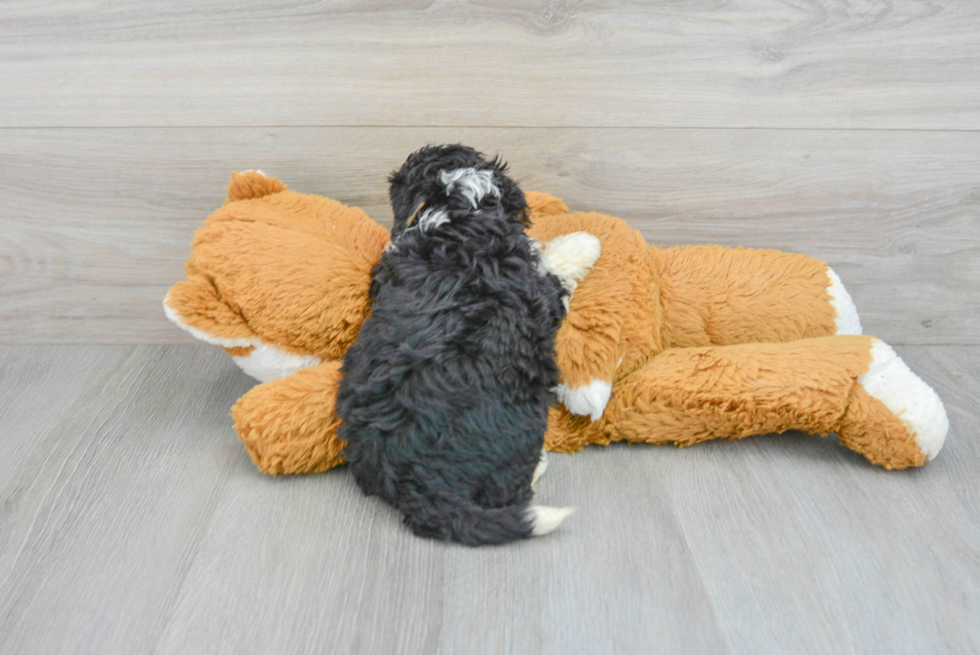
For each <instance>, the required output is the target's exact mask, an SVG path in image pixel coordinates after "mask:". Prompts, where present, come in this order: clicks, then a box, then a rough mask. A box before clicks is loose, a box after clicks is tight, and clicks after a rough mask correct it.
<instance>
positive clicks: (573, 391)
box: [555, 378, 612, 421]
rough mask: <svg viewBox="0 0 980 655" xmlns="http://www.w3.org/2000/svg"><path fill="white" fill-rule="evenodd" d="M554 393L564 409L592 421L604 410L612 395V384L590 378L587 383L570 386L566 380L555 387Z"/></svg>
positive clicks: (598, 417) (600, 415)
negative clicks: (579, 385)
mask: <svg viewBox="0 0 980 655" xmlns="http://www.w3.org/2000/svg"><path fill="white" fill-rule="evenodd" d="M555 394H556V395H557V396H558V400H559V401H560V402H561V404H562V405H564V406H565V409H567V410H568V411H570V412H571V413H572V414H576V415H578V416H588V417H589V418H591V419H592V420H593V421H598V420H599V419H600V418H602V413H603V412H604V411H606V405H607V404H608V403H609V397H610V396H611V395H612V384H611V383H609V382H606V381H605V380H597V379H596V378H592V381H591V382H589V384H587V385H585V386H581V387H575V388H572V387H569V386H568V383H567V382H562V383H561V384H559V385H558V386H557V387H556V388H555Z"/></svg>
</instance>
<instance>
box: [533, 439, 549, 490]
mask: <svg viewBox="0 0 980 655" xmlns="http://www.w3.org/2000/svg"><path fill="white" fill-rule="evenodd" d="M547 470H548V451H547V450H545V449H544V448H542V449H541V459H539V460H538V465H537V466H536V467H535V469H534V475H533V476H531V486H532V487H533V486H534V485H536V484H537V483H538V480H539V479H540V478H541V476H542V475H544V472H545V471H547Z"/></svg>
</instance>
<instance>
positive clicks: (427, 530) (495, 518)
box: [401, 496, 575, 546]
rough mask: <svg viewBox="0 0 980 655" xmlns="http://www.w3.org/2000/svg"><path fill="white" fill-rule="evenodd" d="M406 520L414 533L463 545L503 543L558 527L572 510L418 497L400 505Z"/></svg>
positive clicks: (544, 532)
mask: <svg viewBox="0 0 980 655" xmlns="http://www.w3.org/2000/svg"><path fill="white" fill-rule="evenodd" d="M401 509H402V511H403V512H404V513H405V523H406V524H407V525H408V526H409V527H410V528H411V529H412V531H413V532H415V534H417V535H419V536H422V537H430V538H432V539H440V540H442V541H455V542H458V543H461V544H463V545H466V546H490V545H498V544H505V543H508V542H511V541H516V540H518V539H527V538H528V537H539V536H541V535H544V534H548V533H549V532H551V531H552V530H554V529H555V528H557V527H558V525H559V524H560V523H561V522H562V521H563V520H565V518H567V517H568V516H569V515H570V514H571V513H572V512H574V511H575V510H574V509H573V508H571V507H544V506H541V505H534V506H527V505H508V506H506V507H492V508H486V507H480V506H479V505H477V504H475V503H472V502H466V503H464V504H449V503H447V502H441V501H440V500H437V499H436V500H434V499H431V498H427V497H422V496H417V497H416V498H415V499H413V500H412V501H410V502H408V503H403V504H402V507H401Z"/></svg>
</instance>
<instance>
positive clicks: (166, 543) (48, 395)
mask: <svg viewBox="0 0 980 655" xmlns="http://www.w3.org/2000/svg"><path fill="white" fill-rule="evenodd" d="M64 350H65V349H64V348H61V349H58V350H52V349H37V348H33V349H29V348H26V347H24V348H22V350H21V356H22V354H23V353H25V352H26V353H28V354H30V353H32V352H33V353H34V354H35V356H36V363H37V365H38V366H40V367H47V368H50V369H52V370H53V371H54V372H56V373H59V374H60V375H62V376H71V375H73V374H74V373H75V371H73V370H72V367H70V366H63V365H62V364H61V363H60V362H59V361H58V357H55V356H54V355H59V354H60V355H62V356H64ZM73 350H74V351H75V352H77V353H78V359H79V361H85V360H86V359H88V360H92V359H95V358H98V359H102V360H104V361H103V362H102V365H101V367H99V368H98V369H97V373H96V375H94V376H93V377H92V379H91V380H90V381H89V382H88V383H87V384H84V391H83V392H82V393H81V394H74V395H72V394H67V393H63V391H62V389H61V387H62V386H64V385H63V381H61V380H59V381H57V382H56V383H54V384H51V385H50V386H49V387H48V388H47V389H39V390H37V392H38V394H39V397H40V398H42V399H43V400H44V401H46V403H47V405H48V406H49V407H50V408H51V411H52V413H53V414H54V415H55V416H59V420H57V421H56V422H54V423H52V422H50V421H46V420H44V419H43V418H41V419H38V418H34V419H33V421H32V417H31V416H29V415H26V412H29V411H31V409H32V408H31V407H30V405H21V406H20V407H19V408H18V410H17V411H18V412H24V414H19V416H20V417H21V420H22V421H25V422H26V424H27V425H26V429H25V432H26V433H27V435H26V440H27V442H31V441H33V442H35V443H36V446H35V448H34V449H33V451H32V452H31V453H30V455H29V456H28V457H21V458H19V459H20V461H19V462H18V464H17V465H16V467H15V468H14V469H13V470H12V471H11V472H10V473H9V474H5V475H4V477H3V479H2V480H0V506H2V507H3V514H4V521H3V523H4V525H3V528H4V529H3V540H2V542H0V652H4V653H83V652H90V653H133V652H148V651H149V650H151V649H152V648H153V646H154V645H155V643H156V641H157V639H158V638H159V635H160V633H161V631H162V630H163V628H164V627H165V625H166V619H167V617H168V616H169V610H170V607H171V605H172V603H173V600H174V599H175V598H176V596H177V593H178V592H179V590H180V588H181V586H182V585H183V584H184V576H185V574H186V572H187V570H188V569H189V567H190V565H191V562H192V560H193V557H194V554H195V548H196V546H197V543H198V541H199V539H200V537H201V536H202V534H203V532H204V530H205V529H206V528H207V526H208V524H209V522H210V517H211V513H212V512H213V511H214V507H215V505H216V502H217V499H218V497H219V495H220V493H221V490H222V488H223V486H224V482H225V479H226V477H227V474H228V471H229V468H230V465H231V464H233V463H234V462H236V461H238V460H239V459H241V457H242V455H243V453H242V451H241V449H240V448H239V447H238V444H237V443H235V442H236V441H237V439H235V436H234V432H233V431H232V430H231V426H230V425H229V420H228V417H227V408H228V406H229V405H230V404H231V403H232V402H233V401H234V399H235V398H236V397H237V396H238V395H239V394H241V393H242V392H243V391H245V390H246V389H247V388H248V387H249V386H250V384H251V383H250V381H248V380H245V379H244V377H243V376H242V375H241V373H240V372H238V371H237V370H236V368H235V367H234V365H233V364H232V363H231V362H230V361H228V359H227V357H226V356H224V355H223V354H221V353H216V352H209V351H207V350H203V349H200V348H199V347H190V348H185V347H180V346H171V347H164V348H161V347H151V348H115V349H111V350H115V353H114V354H110V355H106V354H104V352H105V351H106V350H107V349H106V348H91V347H86V348H74V349H73ZM15 354H16V351H15ZM12 356H14V355H11V354H9V349H8V357H12ZM13 373H14V374H15V376H9V377H5V378H4V381H3V387H4V390H5V394H6V393H7V392H8V390H9V389H10V388H12V387H16V386H18V385H19V378H20V373H19V372H18V371H16V370H14V371H13ZM40 415H41V416H42V417H43V416H44V414H43V412H40ZM18 438H20V439H25V435H22V436H20V437H18Z"/></svg>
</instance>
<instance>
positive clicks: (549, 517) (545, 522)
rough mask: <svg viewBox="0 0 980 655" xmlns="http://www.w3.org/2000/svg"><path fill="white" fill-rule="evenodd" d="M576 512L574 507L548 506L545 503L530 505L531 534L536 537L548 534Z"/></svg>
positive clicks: (528, 512) (528, 511) (528, 513)
mask: <svg viewBox="0 0 980 655" xmlns="http://www.w3.org/2000/svg"><path fill="white" fill-rule="evenodd" d="M574 512H575V508H574V507H546V506H544V505H535V506H533V507H529V508H528V510H527V515H528V518H529V519H530V520H531V526H532V528H531V534H532V535H534V536H535V537H540V536H541V535H543V534H548V533H549V532H551V531H552V530H554V529H555V528H557V527H558V526H559V525H561V522H562V521H564V520H565V519H567V518H568V517H569V516H571V515H572V514H573V513H574Z"/></svg>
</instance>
